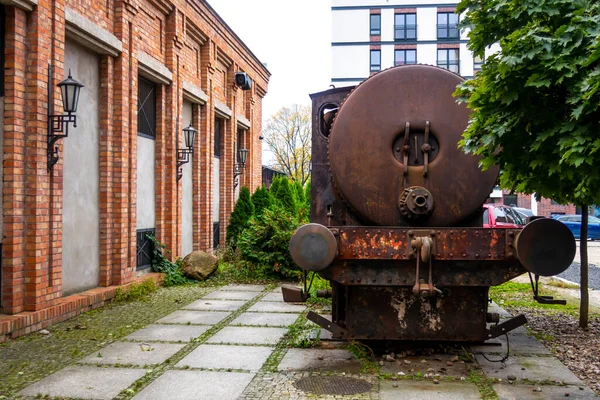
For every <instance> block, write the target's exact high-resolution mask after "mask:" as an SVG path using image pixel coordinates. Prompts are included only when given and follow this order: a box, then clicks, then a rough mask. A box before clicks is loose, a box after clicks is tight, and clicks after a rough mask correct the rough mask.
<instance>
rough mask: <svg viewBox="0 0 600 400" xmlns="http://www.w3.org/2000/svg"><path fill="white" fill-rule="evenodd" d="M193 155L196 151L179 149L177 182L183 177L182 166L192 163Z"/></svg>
mask: <svg viewBox="0 0 600 400" xmlns="http://www.w3.org/2000/svg"><path fill="white" fill-rule="evenodd" d="M192 155H194V149H177V180H180V179H181V177H182V176H183V169H182V166H183V164H187V163H189V162H190V159H191V157H192Z"/></svg>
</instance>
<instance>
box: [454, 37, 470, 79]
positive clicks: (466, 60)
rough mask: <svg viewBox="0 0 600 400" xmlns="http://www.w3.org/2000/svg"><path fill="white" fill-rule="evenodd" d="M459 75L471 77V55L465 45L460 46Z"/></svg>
mask: <svg viewBox="0 0 600 400" xmlns="http://www.w3.org/2000/svg"><path fill="white" fill-rule="evenodd" d="M458 55H459V57H460V71H459V72H460V74H461V75H463V76H473V53H471V50H469V49H468V48H467V44H466V43H461V44H460V49H459V54H458Z"/></svg>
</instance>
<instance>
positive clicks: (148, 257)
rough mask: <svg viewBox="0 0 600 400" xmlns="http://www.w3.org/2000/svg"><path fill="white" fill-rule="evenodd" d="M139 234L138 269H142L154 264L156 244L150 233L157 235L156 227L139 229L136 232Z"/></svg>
mask: <svg viewBox="0 0 600 400" xmlns="http://www.w3.org/2000/svg"><path fill="white" fill-rule="evenodd" d="M136 233H137V234H136V236H137V257H136V258H137V261H136V269H137V270H142V269H147V268H150V267H151V266H152V252H153V251H154V245H153V243H152V241H151V240H150V239H148V235H151V236H154V235H156V231H155V230H154V229H139V230H138V231H137V232H136Z"/></svg>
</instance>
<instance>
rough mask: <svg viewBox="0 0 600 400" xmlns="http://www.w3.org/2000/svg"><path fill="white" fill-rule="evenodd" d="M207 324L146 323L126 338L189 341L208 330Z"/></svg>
mask: <svg viewBox="0 0 600 400" xmlns="http://www.w3.org/2000/svg"><path fill="white" fill-rule="evenodd" d="M210 328H211V326H209V325H156V324H154V325H148V326H147V327H145V328H143V329H140V330H139V331H135V332H133V333H132V334H131V335H129V336H127V337H126V339H131V340H143V341H147V342H153V341H158V342H160V341H164V342H189V341H190V340H192V339H195V338H197V337H198V336H200V335H202V334H203V333H204V332H206V331H207V330H209V329H210Z"/></svg>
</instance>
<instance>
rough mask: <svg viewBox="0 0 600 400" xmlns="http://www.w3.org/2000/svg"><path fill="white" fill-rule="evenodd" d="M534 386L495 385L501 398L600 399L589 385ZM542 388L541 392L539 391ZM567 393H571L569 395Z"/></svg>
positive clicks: (528, 399) (519, 399)
mask: <svg viewBox="0 0 600 400" xmlns="http://www.w3.org/2000/svg"><path fill="white" fill-rule="evenodd" d="M581 387H582V388H583V390H580V389H579V386H550V385H542V386H532V385H510V384H508V383H506V384H505V383H499V384H495V385H494V390H495V391H496V393H497V394H498V399H499V400H542V399H543V400H558V399H574V400H592V399H598V397H596V396H595V395H594V392H592V391H591V389H590V388H588V387H587V386H585V387H584V386H581ZM538 389H541V392H538ZM567 393H568V394H569V395H568V396H567Z"/></svg>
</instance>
